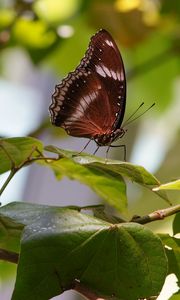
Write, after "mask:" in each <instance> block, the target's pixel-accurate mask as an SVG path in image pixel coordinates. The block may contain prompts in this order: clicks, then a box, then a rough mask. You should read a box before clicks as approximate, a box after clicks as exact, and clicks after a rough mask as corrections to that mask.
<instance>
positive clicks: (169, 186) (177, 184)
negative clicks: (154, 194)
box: [153, 179, 180, 191]
mask: <svg viewBox="0 0 180 300" xmlns="http://www.w3.org/2000/svg"><path fill="white" fill-rule="evenodd" d="M153 190H154V191H159V190H180V179H177V180H174V181H171V182H168V183H165V184H161V185H160V186H158V187H155V188H154V189H153Z"/></svg>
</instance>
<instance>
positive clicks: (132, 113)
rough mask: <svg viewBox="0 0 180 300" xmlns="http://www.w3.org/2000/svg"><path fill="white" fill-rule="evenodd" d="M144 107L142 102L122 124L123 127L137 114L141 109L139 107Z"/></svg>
mask: <svg viewBox="0 0 180 300" xmlns="http://www.w3.org/2000/svg"><path fill="white" fill-rule="evenodd" d="M143 105H144V102H142V103H141V104H140V105H139V106H138V108H137V109H136V110H135V111H134V112H133V113H132V114H131V115H130V116H129V118H128V119H127V120H126V121H125V122H124V126H125V125H126V124H127V123H128V121H129V120H130V119H131V118H132V117H133V116H134V115H135V114H136V113H137V111H138V110H139V109H140V108H141V106H143Z"/></svg>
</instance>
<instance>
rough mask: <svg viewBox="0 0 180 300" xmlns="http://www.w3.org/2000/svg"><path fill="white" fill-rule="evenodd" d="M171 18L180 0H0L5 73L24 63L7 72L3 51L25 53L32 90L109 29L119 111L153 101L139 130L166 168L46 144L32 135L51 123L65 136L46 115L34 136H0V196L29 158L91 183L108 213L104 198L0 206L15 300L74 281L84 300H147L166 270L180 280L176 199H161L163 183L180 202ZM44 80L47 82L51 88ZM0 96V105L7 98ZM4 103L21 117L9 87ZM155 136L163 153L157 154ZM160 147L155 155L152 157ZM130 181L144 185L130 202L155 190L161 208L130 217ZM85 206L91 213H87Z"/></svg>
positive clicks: (0, 243)
mask: <svg viewBox="0 0 180 300" xmlns="http://www.w3.org/2000/svg"><path fill="white" fill-rule="evenodd" d="M179 20H180V5H179V1H178V0H175V1H168V0H160V1H150V0H147V1H146V0H140V1H133V0H132V1H126V0H112V1H107V0H90V1H82V0H66V1H58V0H54V1H50V0H37V1H26V0H22V1H18V0H12V1H4V0H2V1H1V3H0V53H1V56H0V73H1V76H4V75H5V80H7V81H8V80H9V81H10V80H12V78H15V80H17V82H18V79H19V77H18V76H19V71H20V73H21V71H23V68H24V61H21V60H19V56H17V57H18V59H17V60H19V61H18V65H17V68H14V66H13V64H12V63H11V59H9V57H11V53H16V51H19V52H20V54H21V53H23V54H26V56H27V58H26V59H27V61H28V64H29V65H30V68H33V69H34V73H35V72H38V77H39V79H38V81H37V83H36V85H35V89H38V91H39V92H40V93H41V92H42V91H41V90H42V82H41V80H42V79H41V78H40V77H41V76H42V71H43V72H44V68H45V70H47V69H48V70H49V72H51V73H52V71H53V73H54V74H55V73H57V74H58V77H59V76H62V75H64V74H66V73H67V72H69V71H71V70H72V69H73V68H74V67H75V66H76V65H77V63H78V61H79V60H80V58H81V57H82V56H83V54H84V50H85V49H86V47H87V42H88V38H89V37H90V36H91V35H92V34H94V33H95V32H96V31H97V30H99V29H100V28H105V29H107V30H108V31H110V32H111V34H112V35H113V37H114V38H115V39H116V41H117V43H119V45H120V49H121V52H122V55H123V59H124V62H125V66H126V74H127V81H128V103H127V104H128V105H127V115H128V114H129V112H130V114H131V113H132V112H133V111H134V110H135V109H136V107H137V101H135V99H142V100H143V101H145V102H146V104H148V103H149V104H150V105H151V104H152V102H154V101H156V106H155V110H152V114H150V115H151V116H152V118H153V120H150V123H148V122H147V123H148V124H150V125H149V127H150V130H149V132H150V134H149V135H147V130H146V136H147V139H149V136H151V134H153V135H157V134H158V133H159V135H158V141H157V142H156V143H157V145H158V147H159V152H160V156H161V158H162V162H161V163H162V165H159V171H158V172H157V174H156V176H154V175H153V174H151V173H150V172H148V171H147V170H146V169H145V168H144V167H142V166H139V165H134V164H132V163H129V162H122V161H119V160H110V159H108V160H104V159H102V158H99V157H96V156H93V155H88V154H86V153H81V154H80V153H77V152H73V151H67V150H64V149H60V148H57V147H55V146H52V145H48V146H45V147H44V145H43V143H42V142H41V141H40V140H38V139H36V138H37V137H39V136H40V134H41V136H45V135H46V136H47V134H49V132H50V130H51V132H50V133H51V136H53V137H57V132H58V138H60V137H61V136H63V134H64V133H62V131H61V130H58V131H57V130H56V129H55V128H52V127H50V122H49V120H48V117H47V115H48V113H46V116H45V117H44V115H43V118H42V120H41V121H40V122H39V124H38V125H37V128H35V129H34V130H33V131H32V132H31V133H30V136H33V137H35V138H29V137H28V138H27V137H26V138H25V137H23V138H22V137H21V138H20V137H18V138H10V139H8V138H4V139H1V140H0V174H4V173H5V172H8V173H6V174H5V175H7V179H6V180H5V182H4V184H3V186H2V187H1V189H0V195H1V194H2V193H3V191H4V190H5V188H6V187H7V185H8V184H9V182H10V180H11V179H12V180H13V177H14V176H15V174H16V173H17V172H18V171H19V170H20V169H22V168H23V167H28V166H29V165H32V164H34V163H35V164H38V165H39V166H40V167H41V169H42V172H43V170H44V168H49V169H50V170H52V172H53V173H54V174H55V177H56V179H57V180H61V178H63V176H66V177H68V178H70V179H72V180H77V181H79V182H81V183H83V184H85V185H87V186H88V187H90V188H91V189H92V190H93V191H94V192H95V193H96V194H97V196H99V197H100V198H101V199H102V200H103V201H104V203H106V204H107V205H108V207H109V206H110V207H111V209H110V211H109V210H107V209H106V207H104V205H97V206H93V205H89V206H88V207H78V206H68V207H52V206H45V205H44V206H43V205H37V204H27V203H25V202H22V203H16V202H14V203H11V204H9V205H7V206H4V207H1V208H0V259H1V260H4V261H9V262H14V263H17V259H18V258H19V263H18V269H17V271H18V272H17V278H16V285H15V289H14V293H13V296H12V297H13V298H12V299H18V300H19V299H23V300H24V298H26V299H27V300H28V299H35V298H36V299H39V300H41V299H42V300H44V299H49V297H52V296H55V295H57V294H58V293H60V292H63V291H64V290H66V289H70V288H73V289H74V290H76V291H79V292H81V293H82V294H84V296H85V297H88V298H90V299H94V298H96V297H97V296H98V297H99V296H100V297H104V298H114V299H118V300H127V299H128V300H129V299H132V300H137V299H139V298H141V299H142V298H145V297H150V298H148V300H149V299H154V298H151V296H154V295H158V294H159V292H160V291H161V289H162V286H163V283H164V280H165V277H166V274H172V273H173V274H176V277H177V279H178V286H179V262H180V256H179V240H178V236H177V234H179V232H180V227H179V226H180V213H178V212H179V205H176V206H172V207H170V206H169V204H171V203H174V199H173V198H171V197H170V200H169V194H168V196H167V194H166V191H168V192H169V190H171V192H172V191H176V192H174V193H175V194H173V195H175V197H176V198H177V197H179V195H178V194H176V193H178V191H179V188H180V185H179V182H180V179H178V178H179V145H180V143H179V135H178V133H179V112H178V109H179V97H178V88H177V87H178V76H179V65H180V64H179V58H180V56H179V50H180V48H179ZM21 51H22V52H21ZM19 52H18V53H19ZM9 61H10V63H9ZM5 65H8V67H5ZM25 65H26V64H25ZM9 66H10V68H9ZM9 69H10V75H9V73H8V72H9ZM26 71H27V70H26ZM12 74H13V75H14V76H11V75H12ZM22 74H23V72H22ZM28 75H29V74H23V75H22V77H23V76H25V77H26V82H25V81H24V77H23V79H22V82H23V83H24V82H25V83H26V84H27V82H28V83H29V82H30V86H31V83H32V82H31V78H29V76H28ZM36 78H37V77H36ZM51 78H52V77H51ZM28 80H29V81H28ZM35 81H36V79H35ZM50 81H52V80H50ZM54 81H55V80H54V78H53V82H54ZM56 81H57V80H56ZM58 81H59V78H58ZM22 82H21V84H22ZM0 84H1V81H0ZM48 84H49V83H48ZM53 85H54V83H53ZM18 88H19V87H18ZM47 88H48V90H51V86H50V85H48V87H47ZM43 92H44V91H43ZM46 96H47V95H46ZM46 96H45V97H46ZM25 98H26V97H25ZM43 98H44V94H43ZM47 98H49V95H48V96H47ZM1 99H2V103H3V104H4V103H5V102H6V98H4V96H3V97H1ZM11 99H13V102H12V105H11V107H13V114H18V113H17V112H16V111H15V102H14V100H15V99H14V94H13V95H12V94H11ZM140 101H141V100H140ZM43 105H44V104H43ZM34 109H35V110H36V109H37V107H36V105H35V108H34ZM47 110H48V108H47V109H46V111H47ZM8 113H9V111H7V113H6V119H8V120H9V124H12V128H13V126H14V120H13V119H11V118H10V117H9V114H8ZM30 119H31V116H30ZM27 122H28V120H27ZM134 124H135V125H134V126H133V128H131V130H130V131H129V133H128V140H129V141H130V142H129V144H130V145H128V153H129V152H130V150H129V149H130V148H132V145H131V143H132V144H135V139H136V136H138V130H139V127H138V123H134ZM136 124H137V125H136ZM2 130H3V129H2ZM27 134H29V133H27ZM3 135H4V134H3V131H2V132H0V136H3ZM9 136H13V134H11V133H10V134H9ZM125 143H126V141H125ZM162 144H163V145H164V147H165V146H166V153H168V154H166V155H164V157H163V153H162V152H161V150H162V148H161V146H162ZM147 148H148V147H147ZM159 152H158V151H157V153H155V156H157V157H158V154H159ZM154 159H155V160H156V157H155V158H154ZM163 162H165V163H164V164H163ZM157 178H161V181H162V182H166V183H161V182H160V181H159V179H157ZM129 181H132V182H133V186H136V187H137V186H138V187H139V188H141V191H142V196H141V198H140V199H139V202H138V203H143V205H144V207H145V209H146V212H147V211H152V210H154V208H152V206H151V205H152V199H153V196H154V195H156V197H155V199H157V202H156V209H157V208H158V205H159V202H158V199H160V198H159V196H160V197H161V198H162V199H163V200H165V201H166V202H164V205H166V206H167V205H168V208H165V209H162V210H158V211H155V212H154V211H153V212H152V213H149V214H148V215H145V216H142V217H141V216H139V206H138V203H137V202H136V204H135V205H136V208H135V213H136V214H137V213H138V215H136V216H132V218H131V220H129V218H128V217H127V216H128V209H129V207H128V205H129V202H130V201H129V199H128V197H127V186H128V185H127V183H129ZM168 181H170V182H168ZM170 195H172V194H170ZM61 199H62V197H61V193H60V200H61ZM90 204H91V203H90ZM87 209H88V210H90V211H91V213H92V214H93V216H88V215H87V214H85V212H86V210H87ZM119 213H120V214H121V215H119ZM172 214H176V215H175V218H174V220H173V223H172V230H173V236H172V237H171V236H169V235H168V234H167V233H166V234H162V233H161V234H157V233H155V232H157V231H151V230H149V229H148V228H147V226H146V223H149V222H152V221H156V220H162V219H163V218H166V217H168V216H170V215H172ZM164 222H165V221H164ZM138 223H140V224H141V225H140V224H138ZM163 232H164V231H163ZM51 245H52V246H51ZM35 266H36V267H35ZM167 269H168V271H167ZM62 270H63V271H62ZM1 273H2V272H1ZM100 279H102V281H101V280H100ZM49 282H51V284H49ZM122 282H123V284H122ZM142 282H143V286H142ZM47 289H48V290H47ZM179 297H180V292H177V293H176V294H174V295H173V296H172V297H171V300H178V299H179ZM122 298H123V299H122Z"/></svg>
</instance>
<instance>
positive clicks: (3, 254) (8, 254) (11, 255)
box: [0, 249, 19, 264]
mask: <svg viewBox="0 0 180 300" xmlns="http://www.w3.org/2000/svg"><path fill="white" fill-rule="evenodd" d="M18 259H19V254H18V253H16V252H12V251H8V250H5V249H0V260H4V261H8V262H11V263H15V264H17V263H18Z"/></svg>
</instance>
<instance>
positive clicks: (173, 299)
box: [169, 290, 180, 300]
mask: <svg viewBox="0 0 180 300" xmlns="http://www.w3.org/2000/svg"><path fill="white" fill-rule="evenodd" d="M179 299H180V290H179V291H178V292H177V293H176V294H174V295H172V297H171V298H169V300H179Z"/></svg>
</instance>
